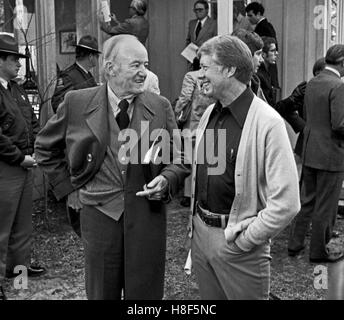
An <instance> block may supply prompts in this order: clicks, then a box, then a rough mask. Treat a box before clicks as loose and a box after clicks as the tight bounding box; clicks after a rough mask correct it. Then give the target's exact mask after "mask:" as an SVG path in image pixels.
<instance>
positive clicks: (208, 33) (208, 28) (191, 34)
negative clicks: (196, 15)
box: [186, 17, 217, 47]
mask: <svg viewBox="0 0 344 320" xmlns="http://www.w3.org/2000/svg"><path fill="white" fill-rule="evenodd" d="M197 22H198V20H197V19H194V20H191V21H190V22H189V29H188V35H187V38H186V44H187V45H188V44H189V43H190V42H192V43H194V44H195V45H197V46H198V47H200V46H201V45H202V44H203V43H204V42H206V41H207V40H209V39H211V38H213V37H215V36H217V22H216V21H215V20H213V19H211V18H210V17H208V18H207V20H206V21H205V23H204V25H203V27H202V29H201V31H200V33H199V35H198V38H197V39H196V34H195V29H196V25H197Z"/></svg>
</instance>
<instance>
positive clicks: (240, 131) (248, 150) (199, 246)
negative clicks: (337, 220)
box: [190, 35, 300, 300]
mask: <svg viewBox="0 0 344 320" xmlns="http://www.w3.org/2000/svg"><path fill="white" fill-rule="evenodd" d="M200 56H201V60H200V61H201V80H202V81H203V90H204V93H205V94H206V95H207V96H208V97H211V98H213V99H215V100H216V103H215V104H213V105H212V106H211V107H209V108H208V109H207V110H206V111H205V112H204V114H203V117H202V119H201V120H200V123H199V127H198V130H197V137H196V152H195V158H196V159H195V161H194V163H193V179H192V182H193V185H192V200H191V211H192V221H193V224H192V228H191V230H190V231H193V232H192V243H191V257H192V261H193V266H194V269H195V273H196V277H197V280H198V283H199V288H200V294H201V298H202V299H206V300H208V299H217V300H225V299H229V300H234V299H238V300H247V299H268V298H269V289H270V288H269V283H270V260H271V257H270V239H271V238H273V237H275V236H276V235H277V234H279V233H280V232H281V231H282V230H283V229H284V228H285V227H286V226H287V225H288V224H289V222H290V221H291V220H292V219H293V218H294V216H295V215H296V214H297V212H298V211H299V210H300V201H299V185H298V176H297V169H296V164H295V160H294V155H293V151H292V149H291V146H290V142H289V138H288V134H287V131H286V127H285V124H284V121H283V119H282V118H281V117H280V115H279V114H278V113H277V112H276V111H275V110H274V109H273V108H271V107H270V106H269V105H267V104H266V103H265V102H264V101H263V100H261V99H259V98H258V97H256V96H255V95H254V94H253V92H252V90H251V88H250V87H249V82H250V80H251V77H252V74H253V71H254V70H253V63H252V54H251V52H250V50H249V48H248V47H247V45H246V44H245V43H244V42H243V41H241V40H240V39H238V38H237V37H233V36H227V35H225V36H218V37H215V38H213V39H210V40H208V41H207V42H205V43H204V44H203V45H202V47H201V48H200ZM219 129H222V130H225V132H223V131H219ZM209 131H210V132H213V135H208V134H206V132H209ZM209 136H210V138H208V137H209ZM211 136H213V138H211ZM224 136H225V139H224ZM223 140H224V141H223ZM222 145H223V146H224V148H225V149H224V150H221V153H219V157H223V158H224V159H223V161H222V162H221V161H219V163H222V165H219V166H218V168H216V170H214V168H213V167H214V166H213V159H211V158H210V159H209V160H205V161H199V158H200V159H201V157H199V156H200V155H199V151H200V150H204V152H205V154H208V153H209V152H210V151H211V150H217V148H218V147H219V146H220V148H222Z"/></svg>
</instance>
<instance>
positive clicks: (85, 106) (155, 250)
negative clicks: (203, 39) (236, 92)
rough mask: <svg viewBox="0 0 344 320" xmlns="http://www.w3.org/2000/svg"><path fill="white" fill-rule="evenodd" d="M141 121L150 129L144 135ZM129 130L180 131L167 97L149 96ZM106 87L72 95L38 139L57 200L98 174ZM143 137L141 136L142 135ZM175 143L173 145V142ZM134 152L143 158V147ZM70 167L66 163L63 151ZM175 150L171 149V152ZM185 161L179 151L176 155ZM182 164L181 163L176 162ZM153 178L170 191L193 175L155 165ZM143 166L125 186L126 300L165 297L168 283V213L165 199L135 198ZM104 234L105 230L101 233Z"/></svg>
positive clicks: (105, 128) (105, 130) (137, 104)
mask: <svg viewBox="0 0 344 320" xmlns="http://www.w3.org/2000/svg"><path fill="white" fill-rule="evenodd" d="M142 121H148V122H149V128H147V129H145V130H143V132H144V133H141V130H142V129H141V124H142ZM130 128H131V129H134V130H135V131H136V132H137V133H138V134H139V137H141V136H142V135H144V134H149V136H150V134H151V132H152V131H153V130H158V131H160V129H161V128H165V129H166V130H167V131H168V132H169V133H170V136H172V130H174V129H176V128H177V124H176V122H175V120H174V114H173V111H172V107H171V105H170V103H169V102H168V101H167V99H165V98H163V97H161V96H158V95H156V94H154V93H149V92H145V93H143V94H141V95H139V96H138V97H137V98H136V99H135V100H134V111H133V117H132V120H131V123H130ZM109 134H110V130H109V124H108V97H107V86H106V85H103V86H101V87H97V88H92V89H87V90H86V89H84V90H78V91H71V92H69V93H68V94H67V95H66V97H65V100H64V102H63V103H62V104H61V105H60V107H59V108H58V110H57V113H56V115H55V116H53V117H52V119H50V120H49V122H48V123H47V125H46V126H45V128H44V129H43V130H42V131H41V132H40V133H39V135H38V137H37V140H36V144H35V147H36V159H37V161H38V163H39V165H40V167H42V169H43V170H44V171H45V172H46V173H47V174H48V177H49V181H50V183H51V184H52V186H53V190H54V192H55V194H56V196H57V197H58V198H61V197H63V196H64V195H67V194H68V193H70V192H71V191H73V190H74V189H80V188H81V187H82V186H83V185H85V184H86V183H87V182H88V181H90V180H91V179H92V178H93V177H94V175H95V174H96V173H97V172H98V170H99V168H100V166H101V164H102V163H103V160H104V157H105V152H106V149H107V145H108V143H109ZM141 134H142V135H141ZM171 143H172V141H171ZM135 146H136V147H134V148H133V150H134V152H133V154H134V155H135V150H136V152H138V155H139V157H138V159H141V154H140V149H141V143H140V141H137V142H136V143H135ZM65 149H66V156H67V159H68V162H69V166H68V165H67V163H66V161H65V155H64V150H65ZM171 150H172V149H171ZM176 157H177V158H179V157H180V153H179V154H176ZM175 160H177V159H175ZM151 170H152V176H153V177H154V176H156V175H158V174H162V175H164V176H165V177H166V178H167V179H168V181H169V185H170V193H171V194H172V195H173V194H176V192H177V190H178V187H179V185H181V184H182V182H183V181H184V178H185V177H186V176H187V175H188V174H189V170H188V168H186V167H185V166H184V165H175V164H170V165H166V164H165V165H164V164H159V165H152V166H151ZM145 183H146V181H145V179H144V174H143V169H142V165H141V163H138V164H132V163H130V164H129V165H128V167H127V177H126V183H125V188H124V192H125V219H124V229H125V230H127V231H128V232H127V231H126V232H125V235H124V237H125V239H124V243H125V248H124V250H125V255H124V256H125V261H124V266H125V272H124V274H125V279H124V283H125V292H126V299H130V300H132V299H136V300H138V299H162V297H163V285H164V267H165V249H166V248H165V247H166V215H165V206H164V204H163V203H162V202H161V201H154V202H152V201H149V200H148V199H146V198H139V197H137V196H136V193H137V192H138V191H142V189H143V186H144V184H145ZM99 232H101V230H99Z"/></svg>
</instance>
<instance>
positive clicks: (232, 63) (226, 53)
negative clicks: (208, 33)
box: [198, 35, 254, 84]
mask: <svg viewBox="0 0 344 320" xmlns="http://www.w3.org/2000/svg"><path fill="white" fill-rule="evenodd" d="M198 55H199V56H202V55H210V56H212V57H213V59H214V60H215V61H216V62H217V63H218V64H220V65H222V66H223V67H226V68H231V67H234V68H236V72H235V74H234V77H235V78H236V79H237V80H238V81H240V82H241V83H244V84H248V83H249V82H250V80H251V78H252V75H253V72H254V67H253V61H252V54H251V51H250V49H249V48H248V46H247V45H246V44H245V43H244V42H243V41H242V40H240V39H239V38H237V37H234V36H230V35H222V36H217V37H214V38H211V39H210V40H208V41H206V42H205V43H204V44H203V45H202V46H201V48H200V50H199V53H198Z"/></svg>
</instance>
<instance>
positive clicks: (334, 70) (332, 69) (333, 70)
mask: <svg viewBox="0 0 344 320" xmlns="http://www.w3.org/2000/svg"><path fill="white" fill-rule="evenodd" d="M325 69H326V70H329V71H332V72H334V73H335V74H336V75H337V76H338V77H339V78H341V76H340V73H339V71H338V70H336V69H334V68H331V67H329V66H326V67H325Z"/></svg>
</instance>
